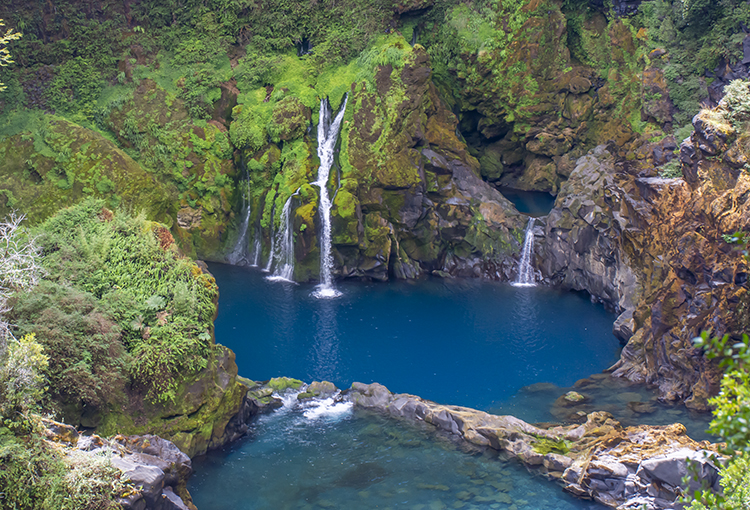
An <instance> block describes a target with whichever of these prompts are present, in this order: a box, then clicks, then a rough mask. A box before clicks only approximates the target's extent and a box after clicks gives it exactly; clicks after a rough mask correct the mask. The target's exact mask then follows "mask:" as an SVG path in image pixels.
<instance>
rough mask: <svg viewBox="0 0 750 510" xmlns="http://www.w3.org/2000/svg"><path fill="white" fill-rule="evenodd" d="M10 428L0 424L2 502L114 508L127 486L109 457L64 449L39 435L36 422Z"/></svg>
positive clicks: (57, 508)
mask: <svg viewBox="0 0 750 510" xmlns="http://www.w3.org/2000/svg"><path fill="white" fill-rule="evenodd" d="M36 427H37V429H36V430H34V431H33V432H31V433H28V434H19V435H16V434H13V433H11V431H10V430H9V429H8V428H6V427H2V426H0V463H1V464H2V466H3V469H0V506H2V508H13V509H15V510H109V509H112V510H115V509H117V508H121V507H120V505H119V504H118V503H117V495H118V494H121V493H123V492H125V484H124V483H123V482H122V481H121V480H120V471H119V470H118V469H117V468H115V467H113V466H112V464H111V463H110V461H109V458H107V457H101V458H99V457H94V456H91V455H87V454H86V453H83V452H68V454H67V455H65V456H64V455H63V454H62V452H61V451H60V450H59V449H58V448H56V447H55V446H53V445H51V444H49V443H47V442H46V441H45V440H44V439H42V435H41V431H40V427H41V424H39V423H38V422H37V423H36Z"/></svg>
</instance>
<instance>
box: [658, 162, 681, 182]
mask: <svg viewBox="0 0 750 510" xmlns="http://www.w3.org/2000/svg"><path fill="white" fill-rule="evenodd" d="M659 177H663V178H665V179H678V178H681V177H682V165H681V164H680V160H679V159H678V158H674V159H673V160H671V161H669V162H667V163H666V164H664V165H663V166H662V167H661V168H659Z"/></svg>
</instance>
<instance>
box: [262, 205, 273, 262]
mask: <svg viewBox="0 0 750 510" xmlns="http://www.w3.org/2000/svg"><path fill="white" fill-rule="evenodd" d="M275 212H276V211H275V209H273V208H271V249H270V250H268V263H267V264H266V267H265V268H264V269H263V271H265V272H266V273H270V272H271V267H272V266H273V255H274V253H276V232H275V229H274V228H273V227H274V223H273V219H274V218H273V217H274V213H275Z"/></svg>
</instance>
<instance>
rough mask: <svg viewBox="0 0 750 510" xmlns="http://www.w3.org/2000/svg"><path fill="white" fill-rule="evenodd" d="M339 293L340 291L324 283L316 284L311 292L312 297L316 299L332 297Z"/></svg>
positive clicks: (337, 295)
mask: <svg viewBox="0 0 750 510" xmlns="http://www.w3.org/2000/svg"><path fill="white" fill-rule="evenodd" d="M341 295H342V293H341V291H338V290H336V289H334V288H332V287H326V286H324V285H318V286H317V287H316V288H315V290H314V291H313V293H312V297H314V298H318V299H334V298H337V297H339V296H341Z"/></svg>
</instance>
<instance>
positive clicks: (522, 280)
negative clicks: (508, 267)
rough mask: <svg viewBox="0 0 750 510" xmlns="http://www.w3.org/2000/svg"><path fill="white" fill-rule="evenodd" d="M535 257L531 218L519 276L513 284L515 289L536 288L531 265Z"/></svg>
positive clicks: (519, 265)
mask: <svg viewBox="0 0 750 510" xmlns="http://www.w3.org/2000/svg"><path fill="white" fill-rule="evenodd" d="M533 255H534V218H533V217H531V218H529V224H528V225H527V226H526V238H525V239H524V240H523V250H522V251H521V261H520V262H519V263H518V276H517V277H516V281H515V282H513V286H514V287H535V286H536V283H535V282H534V267H533V266H532V265H531V257H532V256H533Z"/></svg>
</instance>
